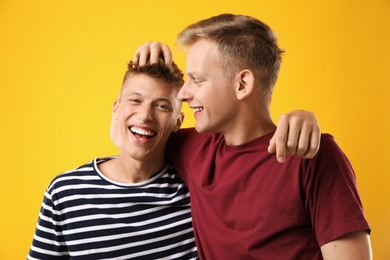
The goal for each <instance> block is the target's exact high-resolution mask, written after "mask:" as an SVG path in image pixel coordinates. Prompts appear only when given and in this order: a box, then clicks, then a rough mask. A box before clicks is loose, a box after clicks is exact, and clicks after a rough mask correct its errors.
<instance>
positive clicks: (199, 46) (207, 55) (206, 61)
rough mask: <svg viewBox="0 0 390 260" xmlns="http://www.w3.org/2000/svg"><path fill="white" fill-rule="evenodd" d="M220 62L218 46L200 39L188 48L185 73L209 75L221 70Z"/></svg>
mask: <svg viewBox="0 0 390 260" xmlns="http://www.w3.org/2000/svg"><path fill="white" fill-rule="evenodd" d="M220 61H221V60H220V53H219V50H218V46H217V45H216V44H215V43H214V42H212V41H210V40H205V39H201V40H198V41H197V42H195V43H194V44H193V45H191V46H189V47H188V50H187V62H186V72H187V74H192V73H200V72H202V73H209V72H210V71H211V70H218V69H220V68H221V66H219V64H220Z"/></svg>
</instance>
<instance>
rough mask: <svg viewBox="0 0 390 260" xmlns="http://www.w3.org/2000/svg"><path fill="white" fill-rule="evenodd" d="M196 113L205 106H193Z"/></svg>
mask: <svg viewBox="0 0 390 260" xmlns="http://www.w3.org/2000/svg"><path fill="white" fill-rule="evenodd" d="M192 109H193V110H194V112H195V113H197V112H201V111H202V110H203V107H192Z"/></svg>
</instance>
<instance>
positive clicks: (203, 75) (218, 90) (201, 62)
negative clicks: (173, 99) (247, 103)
mask: <svg viewBox="0 0 390 260" xmlns="http://www.w3.org/2000/svg"><path fill="white" fill-rule="evenodd" d="M219 60H220V58H219V51H218V48H217V46H216V44H214V43H213V42H211V41H208V40H200V41H198V42H196V43H195V44H193V45H192V46H190V47H189V48H188V53H187V64H186V74H187V80H186V83H185V84H184V86H183V87H182V88H181V90H180V91H179V94H178V98H179V99H180V100H182V101H186V102H188V104H189V106H190V107H191V108H192V109H193V110H194V117H195V120H196V124H195V128H196V130H197V131H198V132H200V133H205V132H209V133H210V132H219V133H226V131H229V129H230V128H231V127H232V125H233V124H234V122H235V120H234V118H235V116H236V115H237V113H236V112H237V111H236V109H235V108H236V102H237V98H236V96H235V91H234V89H235V87H236V82H235V81H234V80H227V76H226V73H224V69H223V68H222V67H221V66H220V62H219Z"/></svg>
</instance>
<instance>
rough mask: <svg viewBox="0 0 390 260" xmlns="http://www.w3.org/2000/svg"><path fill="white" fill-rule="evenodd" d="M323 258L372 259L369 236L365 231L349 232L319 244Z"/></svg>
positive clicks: (334, 259)
mask: <svg viewBox="0 0 390 260" xmlns="http://www.w3.org/2000/svg"><path fill="white" fill-rule="evenodd" d="M321 252H322V255H323V257H324V259H325V260H337V259H343V260H363V259H364V260H365V259H367V260H368V259H372V251H371V243H370V237H369V235H368V234H367V232H366V231H358V232H354V233H349V234H346V235H344V236H341V237H339V238H338V239H336V240H334V241H331V242H329V243H326V244H324V245H322V246H321Z"/></svg>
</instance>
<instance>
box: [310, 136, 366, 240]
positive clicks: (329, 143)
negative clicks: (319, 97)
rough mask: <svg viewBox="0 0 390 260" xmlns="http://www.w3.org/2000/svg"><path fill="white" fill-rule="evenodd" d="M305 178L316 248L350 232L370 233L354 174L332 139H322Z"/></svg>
mask: <svg viewBox="0 0 390 260" xmlns="http://www.w3.org/2000/svg"><path fill="white" fill-rule="evenodd" d="M306 178H307V180H306V184H307V189H306V208H307V210H308V211H309V212H310V213H309V214H310V215H311V220H312V226H313V230H314V233H315V236H316V238H317V241H318V243H319V245H320V246H322V245H323V244H326V243H328V242H331V241H333V240H335V239H337V238H338V237H340V236H342V235H345V234H348V233H351V232H355V231H367V232H368V233H370V227H369V225H368V223H367V220H366V218H365V216H364V211H363V206H362V202H361V199H360V196H359V193H358V188H357V182H356V176H355V173H354V171H353V169H352V166H351V164H350V162H349V160H348V159H347V157H346V156H345V154H344V153H343V152H342V150H341V149H340V148H339V146H338V145H337V144H336V143H335V141H334V139H333V137H332V136H330V135H324V136H323V137H322V140H321V148H320V151H319V153H318V154H317V156H316V157H315V158H314V159H312V160H311V161H310V163H309V167H308V173H307V174H306Z"/></svg>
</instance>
